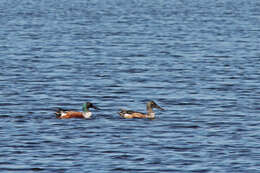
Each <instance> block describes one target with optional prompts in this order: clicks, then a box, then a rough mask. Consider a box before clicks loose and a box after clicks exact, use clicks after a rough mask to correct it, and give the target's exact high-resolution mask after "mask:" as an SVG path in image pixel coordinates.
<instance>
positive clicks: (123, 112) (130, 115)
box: [118, 101, 164, 119]
mask: <svg viewBox="0 0 260 173" xmlns="http://www.w3.org/2000/svg"><path fill="white" fill-rule="evenodd" d="M153 108H159V109H161V110H164V109H163V108H161V107H160V106H158V105H157V104H156V103H155V102H154V101H150V102H148V103H147V105H146V109H147V113H146V114H145V113H142V112H136V111H132V110H126V109H121V111H120V112H118V114H119V115H120V116H121V117H123V118H128V119H129V118H150V119H154V118H155V113H154V112H153Z"/></svg>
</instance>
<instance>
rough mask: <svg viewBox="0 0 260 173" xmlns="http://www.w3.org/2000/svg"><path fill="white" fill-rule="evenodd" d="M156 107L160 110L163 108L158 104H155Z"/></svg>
mask: <svg viewBox="0 0 260 173" xmlns="http://www.w3.org/2000/svg"><path fill="white" fill-rule="evenodd" d="M156 108H158V109H160V110H162V111H163V110H164V109H163V108H162V107H160V106H158V105H156Z"/></svg>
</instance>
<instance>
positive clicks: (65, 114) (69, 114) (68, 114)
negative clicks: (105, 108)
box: [55, 102, 99, 119]
mask: <svg viewBox="0 0 260 173" xmlns="http://www.w3.org/2000/svg"><path fill="white" fill-rule="evenodd" d="M89 108H94V109H97V110H98V109H99V108H98V107H96V106H95V105H94V104H92V103H90V102H86V103H83V108H82V109H83V112H77V111H74V110H65V109H61V108H58V110H57V111H56V112H55V114H56V117H57V118H58V119H68V118H90V117H91V115H92V113H91V112H90V111H89Z"/></svg>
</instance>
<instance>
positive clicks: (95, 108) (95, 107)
mask: <svg viewBox="0 0 260 173" xmlns="http://www.w3.org/2000/svg"><path fill="white" fill-rule="evenodd" d="M92 108H94V109H97V110H100V108H98V107H96V106H94V105H92Z"/></svg>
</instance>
